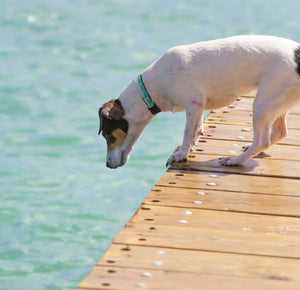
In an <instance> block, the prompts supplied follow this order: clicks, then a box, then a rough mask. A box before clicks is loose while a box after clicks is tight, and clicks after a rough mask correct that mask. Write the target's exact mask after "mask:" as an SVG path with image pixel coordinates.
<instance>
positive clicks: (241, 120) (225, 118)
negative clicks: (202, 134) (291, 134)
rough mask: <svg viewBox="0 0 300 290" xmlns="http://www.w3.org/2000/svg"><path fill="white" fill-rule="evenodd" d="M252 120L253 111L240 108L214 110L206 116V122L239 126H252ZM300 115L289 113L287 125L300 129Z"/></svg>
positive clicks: (290, 127)
mask: <svg viewBox="0 0 300 290" xmlns="http://www.w3.org/2000/svg"><path fill="white" fill-rule="evenodd" d="M251 121H252V112H247V111H239V110H226V109H222V110H213V112H211V114H210V115H209V116H208V117H207V118H206V120H205V122H206V123H216V124H219V123H220V124H230V125H239V126H250V125H251V123H250V122H251ZM299 124H300V115H289V116H288V117H287V126H288V128H289V129H295V130H299V129H300V125H299Z"/></svg>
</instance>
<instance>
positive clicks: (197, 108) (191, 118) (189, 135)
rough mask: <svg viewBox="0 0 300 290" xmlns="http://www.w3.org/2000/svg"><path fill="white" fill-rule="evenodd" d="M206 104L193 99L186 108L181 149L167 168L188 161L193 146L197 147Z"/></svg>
mask: <svg viewBox="0 0 300 290" xmlns="http://www.w3.org/2000/svg"><path fill="white" fill-rule="evenodd" d="M203 112H204V102H203V101H202V100H201V99H192V100H191V103H190V104H189V105H188V106H187V107H186V125H185V130H184V136H183V142H182V145H181V147H177V148H176V150H175V151H174V153H173V154H172V155H171V156H170V158H169V159H168V161H167V164H166V165H167V166H168V165H171V164H173V163H176V162H181V161H186V160H187V157H188V154H189V152H190V150H191V148H192V146H193V145H195V142H196V138H197V133H198V128H199V124H200V122H201V119H202V118H203Z"/></svg>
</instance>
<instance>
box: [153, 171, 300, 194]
mask: <svg viewBox="0 0 300 290" xmlns="http://www.w3.org/2000/svg"><path fill="white" fill-rule="evenodd" d="M215 175H217V176H218V177H217V178H215V177H212V176H215ZM157 185H160V186H176V187H180V188H187V189H188V188H192V189H197V190H199V191H207V190H222V191H229V192H245V193H263V194H271V195H286V196H300V179H284V178H274V177H263V176H251V175H248V176H247V175H238V174H226V173H217V174H216V173H215V172H211V171H207V172H204V171H203V172H202V171H181V170H172V169H169V170H168V171H167V172H166V173H165V174H164V175H163V176H162V178H161V179H160V180H159V181H158V182H157Z"/></svg>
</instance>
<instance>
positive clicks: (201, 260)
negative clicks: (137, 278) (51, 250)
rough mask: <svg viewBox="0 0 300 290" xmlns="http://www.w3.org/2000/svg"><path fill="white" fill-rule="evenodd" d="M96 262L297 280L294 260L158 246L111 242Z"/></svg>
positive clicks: (298, 272) (299, 278)
mask: <svg viewBox="0 0 300 290" xmlns="http://www.w3.org/2000/svg"><path fill="white" fill-rule="evenodd" d="M155 261H160V262H161V263H153V262H155ZM112 262H113V263H112ZM158 264H159V265H158ZM97 265H98V266H106V267H108V266H111V267H112V266H113V267H128V268H137V269H147V271H148V272H149V273H152V270H158V269H159V270H161V271H174V272H188V273H195V274H200V275H203V274H204V275H205V274H209V275H213V276H231V277H241V278H244V277H246V278H253V279H273V280H284V281H297V282H300V260H297V259H288V258H277V257H262V256H251V255H241V254H231V253H215V252H205V251H191V250H181V249H170V248H161V247H143V246H128V245H125V244H113V245H111V246H110V248H109V250H108V251H107V252H106V253H105V255H104V256H103V258H102V259H101V260H100V261H99V262H98V264H97Z"/></svg>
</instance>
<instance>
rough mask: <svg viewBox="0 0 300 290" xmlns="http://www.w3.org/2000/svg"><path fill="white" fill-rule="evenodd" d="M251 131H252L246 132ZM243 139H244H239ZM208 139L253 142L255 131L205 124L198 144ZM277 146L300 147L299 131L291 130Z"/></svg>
mask: <svg viewBox="0 0 300 290" xmlns="http://www.w3.org/2000/svg"><path fill="white" fill-rule="evenodd" d="M244 129H250V131H244ZM239 138H243V139H239ZM206 139H219V140H232V141H244V142H252V139H253V131H252V127H246V126H232V125H228V124H213V123H211V124H207V123H205V124H204V136H201V137H200V139H199V141H198V142H205V141H201V140H206ZM277 144H282V145H293V146H300V133H299V130H293V129H290V130H289V131H288V136H287V137H286V138H284V139H282V140H280V141H279V142H278V143H277Z"/></svg>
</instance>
